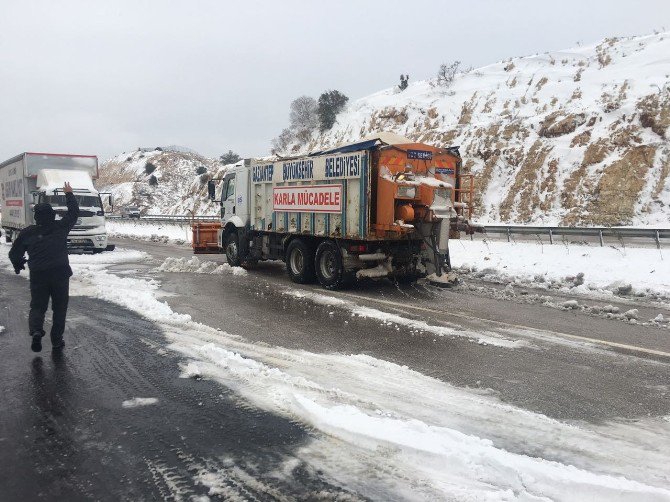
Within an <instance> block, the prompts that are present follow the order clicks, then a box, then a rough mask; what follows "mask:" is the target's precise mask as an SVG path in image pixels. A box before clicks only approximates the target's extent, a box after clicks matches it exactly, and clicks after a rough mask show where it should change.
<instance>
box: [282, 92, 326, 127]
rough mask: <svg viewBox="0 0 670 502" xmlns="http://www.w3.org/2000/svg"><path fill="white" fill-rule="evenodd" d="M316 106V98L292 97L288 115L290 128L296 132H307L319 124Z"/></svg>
mask: <svg viewBox="0 0 670 502" xmlns="http://www.w3.org/2000/svg"><path fill="white" fill-rule="evenodd" d="M317 108H318V106H317V104H316V100H315V99H314V98H311V97H309V96H300V97H299V98H296V99H294V100H293V101H292V102H291V112H290V115H289V120H290V124H291V125H290V127H291V130H293V132H294V133H296V134H298V133H301V132H303V131H306V132H309V133H311V132H312V131H314V130H315V129H316V128H317V127H318V126H319V116H318V115H317ZM303 134H304V132H303Z"/></svg>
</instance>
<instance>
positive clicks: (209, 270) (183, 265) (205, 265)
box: [158, 256, 247, 275]
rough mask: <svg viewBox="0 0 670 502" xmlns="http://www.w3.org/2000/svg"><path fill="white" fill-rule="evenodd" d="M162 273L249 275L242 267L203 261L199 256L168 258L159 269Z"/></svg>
mask: <svg viewBox="0 0 670 502" xmlns="http://www.w3.org/2000/svg"><path fill="white" fill-rule="evenodd" d="M158 270H160V271H161V272H190V273H193V274H215V275H223V274H233V275H247V271H246V270H244V269H243V268H242V267H231V266H230V265H228V264H227V263H216V262H213V261H201V260H199V259H198V257H197V256H194V257H192V258H173V257H169V258H166V259H165V261H164V262H163V263H161V265H160V266H159V267H158Z"/></svg>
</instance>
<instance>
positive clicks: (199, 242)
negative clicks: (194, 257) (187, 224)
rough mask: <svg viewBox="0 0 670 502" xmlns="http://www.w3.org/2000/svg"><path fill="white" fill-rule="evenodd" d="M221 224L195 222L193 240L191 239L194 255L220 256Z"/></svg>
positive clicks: (192, 229)
mask: <svg viewBox="0 0 670 502" xmlns="http://www.w3.org/2000/svg"><path fill="white" fill-rule="evenodd" d="M220 230H221V223H219V222H215V223H211V222H207V223H204V222H194V223H192V224H191V231H192V232H193V239H191V242H192V246H193V253H194V254H218V253H220V252H221V249H220V248H219V231H220Z"/></svg>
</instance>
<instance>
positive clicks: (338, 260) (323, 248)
mask: <svg viewBox="0 0 670 502" xmlns="http://www.w3.org/2000/svg"><path fill="white" fill-rule="evenodd" d="M314 264H315V268H316V277H317V279H319V283H320V284H321V285H322V286H323V287H324V288H326V289H341V288H344V287H346V286H348V285H349V284H351V282H353V275H352V274H350V273H347V272H346V271H345V270H344V265H343V261H342V253H341V252H340V248H338V247H337V244H335V243H334V242H333V241H324V242H322V243H321V244H319V247H318V248H317V249H316V258H315V259H314Z"/></svg>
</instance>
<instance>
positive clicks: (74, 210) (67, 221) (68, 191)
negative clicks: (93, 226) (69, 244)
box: [61, 183, 79, 232]
mask: <svg viewBox="0 0 670 502" xmlns="http://www.w3.org/2000/svg"><path fill="white" fill-rule="evenodd" d="M63 192H65V204H66V205H67V213H66V214H65V216H63V219H62V220H61V221H62V225H65V226H66V227H67V230H68V232H69V231H70V230H72V227H74V226H75V224H76V223H77V218H78V217H79V204H77V199H76V198H75V196H74V195H73V194H72V187H71V186H70V184H69V183H65V185H63Z"/></svg>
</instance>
